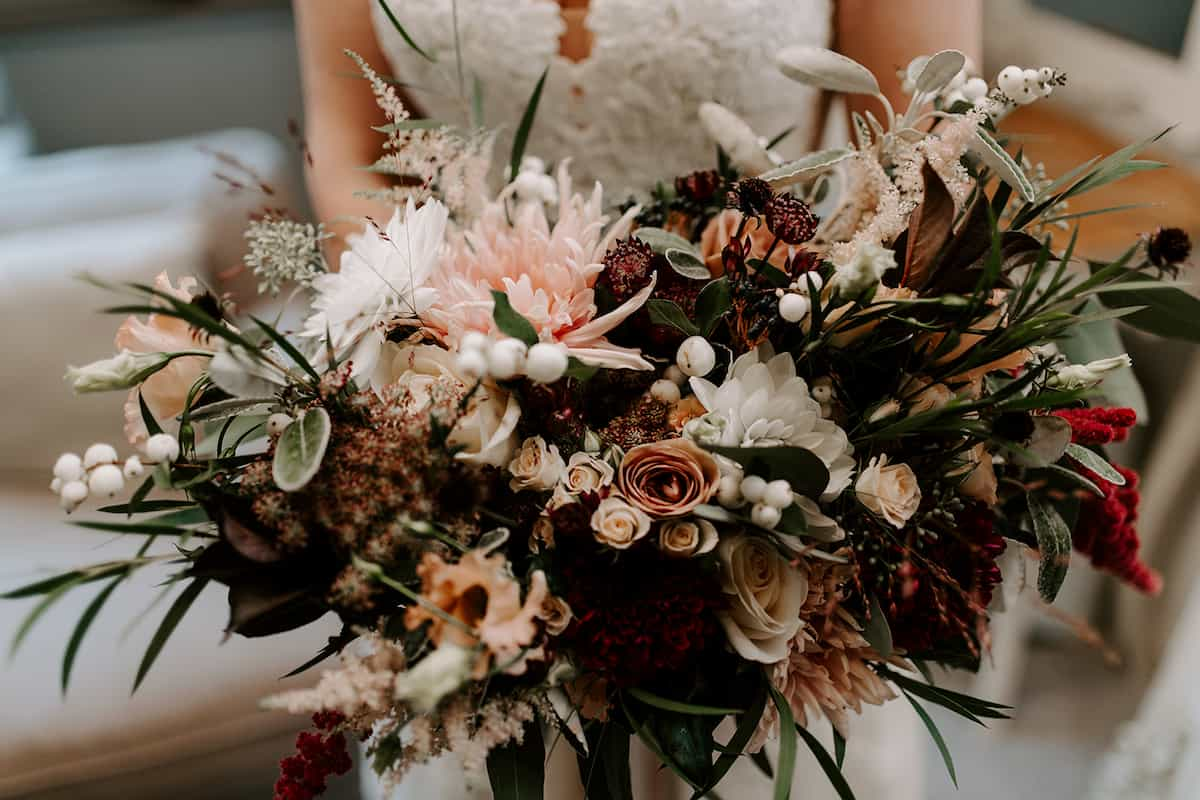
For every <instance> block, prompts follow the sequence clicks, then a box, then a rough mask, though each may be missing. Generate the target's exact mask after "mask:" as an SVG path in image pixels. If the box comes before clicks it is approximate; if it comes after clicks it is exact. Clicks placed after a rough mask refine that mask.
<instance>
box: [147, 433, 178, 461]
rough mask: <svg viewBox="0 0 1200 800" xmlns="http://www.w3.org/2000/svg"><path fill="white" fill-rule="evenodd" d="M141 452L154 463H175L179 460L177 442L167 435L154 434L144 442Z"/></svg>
mask: <svg viewBox="0 0 1200 800" xmlns="http://www.w3.org/2000/svg"><path fill="white" fill-rule="evenodd" d="M142 449H143V452H145V454H146V458H148V459H149V460H150V461H153V462H155V463H158V462H164V461H165V462H167V463H169V464H173V463H175V460H176V459H178V458H179V440H178V439H176V438H175V437H174V436H172V435H171V434H169V433H156V434H154V435H153V436H151V437H150V438H149V439H147V440H146V446H145V447H144V448H142Z"/></svg>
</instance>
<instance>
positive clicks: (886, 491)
mask: <svg viewBox="0 0 1200 800" xmlns="http://www.w3.org/2000/svg"><path fill="white" fill-rule="evenodd" d="M854 494H855V496H856V497H858V502H860V503H862V504H863V505H864V506H866V507H867V508H868V509H869V510H870V511H872V512H874V513H875V514H876V515H878V516H880V517H883V518H884V519H885V520H887V521H888V523H890V524H891V525H894V526H895V527H897V528H903V527H904V525H905V523H907V522H908V520H909V519H910V518H911V517H912V515H913V514H915V513H917V509H918V508H919V507H920V505H921V487H920V486H919V485H918V484H917V476H916V474H915V473H914V472H913V471H912V467H910V466H908V464H890V465H889V464H888V463H887V456H886V455H882V456H876V457H875V458H872V459H871V462H870V463H869V464H868V465H867V468H866V469H864V470H863V471H862V473H861V474H859V476H858V480H857V481H856V482H855V483H854Z"/></svg>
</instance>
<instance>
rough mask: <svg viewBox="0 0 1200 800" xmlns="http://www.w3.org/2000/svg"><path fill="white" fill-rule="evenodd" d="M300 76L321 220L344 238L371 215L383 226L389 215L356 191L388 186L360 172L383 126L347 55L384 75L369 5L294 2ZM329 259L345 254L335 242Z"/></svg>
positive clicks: (313, 194)
mask: <svg viewBox="0 0 1200 800" xmlns="http://www.w3.org/2000/svg"><path fill="white" fill-rule="evenodd" d="M292 5H293V7H294V9H295V17H296V44H297V50H298V52H299V54H300V76H301V80H302V83H303V87H304V129H305V138H306V140H307V145H308V164H307V167H306V169H307V179H308V192H309V197H310V198H311V199H312V203H313V207H314V210H315V211H316V214H317V218H318V219H320V220H321V221H323V222H325V223H326V227H327V228H328V229H329V230H331V231H333V232H334V233H338V234H345V233H349V232H351V231H355V230H359V229H361V219H362V217H364V216H370V217H373V218H375V219H377V220H379V221H380V222H381V223H382V222H385V221H386V219H387V216H386V215H387V213H388V210H387V209H386V207H385V206H384V205H383V204H381V203H377V202H373V201H371V200H367V199H365V198H362V197H355V192H361V191H366V190H371V189H383V188H386V186H387V182H386V179H385V177H384V176H383V175H379V174H377V173H374V172H367V171H366V170H363V169H362V167H364V166H367V165H369V164H372V163H374V162H375V160H376V159H377V158H379V156H380V154H381V152H382V151H381V144H382V139H381V137H380V135H379V134H378V133H376V132H375V131H373V130H371V126H372V125H382V124H383V123H384V122H385V120H384V119H383V114H382V112H381V111H380V110H379V108H378V106H376V105H375V99H374V97H373V96H372V94H371V87H370V84H368V83H367V81H365V80H363V78H362V77H361V76H360V75H359V74H358V69H357V67H356V66H355V64H354V62H353V61H351V60H350V58H348V57H347V56H346V54H345V52H344V51H345V50H346V49H349V50H353V51H354V52H356V53H358V54H359V55H360V56H362V57H363V58H364V59H365V60H366V61H367V63H368V64H370V65H371V66H373V67H375V68H376V69H378V70H380V71H381V72H382V73H385V74H386V62H385V60H384V57H383V54H382V53H381V52H380V49H379V45H378V43H377V42H376V39H375V33H374V31H373V30H372V28H371V14H370V0H336V2H334V0H293V3H292ZM332 245H333V246H332V247H331V248H330V250H331V251H332V252H331V253H330V255H335V254H336V252H340V249H341V240H340V239H336V240H334V241H333V242H332Z"/></svg>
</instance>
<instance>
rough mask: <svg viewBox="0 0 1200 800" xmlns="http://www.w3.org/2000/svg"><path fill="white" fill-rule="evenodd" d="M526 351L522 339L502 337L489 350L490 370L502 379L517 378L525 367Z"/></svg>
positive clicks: (498, 378) (495, 376)
mask: <svg viewBox="0 0 1200 800" xmlns="http://www.w3.org/2000/svg"><path fill="white" fill-rule="evenodd" d="M525 353H526V347H525V343H524V342H522V341H521V340H520V339H501V340H500V341H498V342H496V343H495V344H493V345H492V347H491V350H489V351H488V372H490V373H491V374H492V377H493V378H496V379H497V380H501V381H506V380H508V379H510V378H515V377H516V376H517V375H520V374H521V372H522V371H523V370H524V369H525Z"/></svg>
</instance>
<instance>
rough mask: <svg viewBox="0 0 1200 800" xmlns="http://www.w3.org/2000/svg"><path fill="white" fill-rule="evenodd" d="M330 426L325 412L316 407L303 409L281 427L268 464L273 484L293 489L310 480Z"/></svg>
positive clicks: (288, 489) (321, 454) (318, 463)
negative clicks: (298, 414) (285, 425)
mask: <svg viewBox="0 0 1200 800" xmlns="http://www.w3.org/2000/svg"><path fill="white" fill-rule="evenodd" d="M331 429H332V424H331V423H330V420H329V412H328V411H326V410H325V409H323V408H321V407H320V406H317V407H315V408H310V409H308V410H306V411H304V412H303V413H302V414H301V415H300V416H299V417H297V418H296V419H295V420H293V421H292V423H291V424H290V425H288V426H287V427H286V428H284V430H283V433H282V434H280V435H279V441H278V442H277V443H276V444H275V458H274V460H273V461H272V463H271V477H272V478H274V480H275V485H276V486H278V487H279V488H280V489H282V490H283V491H285V492H295V491H297V490H299V489H303V488H304V487H305V486H306V485H307V484H308V482H309V481H310V480H312V478H313V476H314V475H316V474H317V470H319V469H320V468H321V460H322V459H323V458H324V457H325V448H326V447H328V446H329V434H330V432H331Z"/></svg>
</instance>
